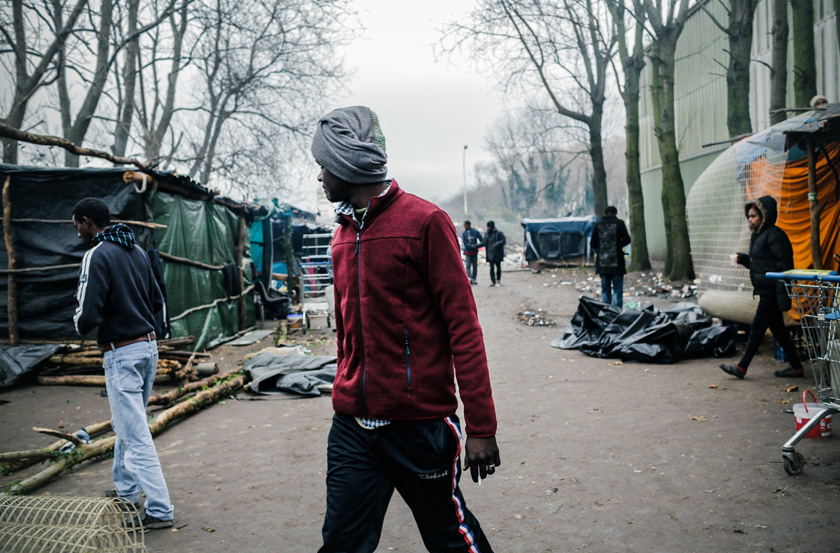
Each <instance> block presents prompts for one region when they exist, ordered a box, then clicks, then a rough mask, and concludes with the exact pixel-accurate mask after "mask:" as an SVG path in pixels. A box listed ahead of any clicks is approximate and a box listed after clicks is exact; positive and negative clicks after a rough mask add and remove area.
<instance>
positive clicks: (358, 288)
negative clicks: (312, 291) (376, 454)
mask: <svg viewBox="0 0 840 553" xmlns="http://www.w3.org/2000/svg"><path fill="white" fill-rule="evenodd" d="M361 249H362V230H361V229H359V232H357V233H356V292H357V293H358V295H359V336H360V337H361V341H362V402H363V403H364V405H365V415H367V416H369V415H370V410H369V409H368V403H367V392H366V383H367V382H366V381H367V355H366V354H365V329H364V325H363V321H362V255H361Z"/></svg>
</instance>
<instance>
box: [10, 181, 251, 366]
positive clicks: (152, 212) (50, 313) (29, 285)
mask: <svg viewBox="0 0 840 553" xmlns="http://www.w3.org/2000/svg"><path fill="white" fill-rule="evenodd" d="M0 182H2V183H3V230H4V237H5V241H4V244H3V245H2V246H0V266H5V267H7V268H6V269H3V270H2V271H0V273H2V276H0V332H3V333H4V334H6V335H8V336H9V338H10V341H11V343H12V344H16V343H17V342H18V341H19V340H44V339H47V340H77V339H78V338H79V337H78V336H77V335H76V332H75V329H74V327H73V312H74V310H75V308H76V302H75V297H74V295H75V291H76V284H77V281H78V271H79V263H80V261H81V259H82V256H83V255H84V252H85V250H86V248H85V246H84V244H82V242H81V241H80V240H79V238H78V236H77V234H76V231H75V229H74V228H73V225H72V220H71V211H72V208H73V206H74V205H75V204H76V202H78V201H79V200H81V199H82V198H86V197H96V198H99V199H101V200H103V201H104V202H105V203H106V204H108V206H109V208H110V209H111V214H112V222H124V223H126V224H128V226H129V227H131V228H132V230H134V232H135V234H136V235H137V241H138V244H139V245H140V246H142V247H143V248H144V249H145V250H146V251H147V252H150V259H151V260H152V262H153V267H154V266H155V264H156V263H155V261H156V260H158V259H159V267H160V270H161V273H162V276H163V280H164V282H165V286H166V296H167V315H168V319H169V324H170V337H173V338H175V337H184V336H189V335H192V336H194V338H195V341H194V343H193V345H192V347H193V348H194V349H196V350H201V349H206V348H210V347H213V346H214V345H217V344H219V343H221V342H222V341H224V340H226V339H227V338H229V337H231V336H233V335H235V334H236V333H237V332H239V331H240V330H243V329H245V328H246V327H247V326H250V325H251V324H253V321H254V307H253V306H254V302H253V296H252V294H251V293H250V292H251V290H252V287H251V286H250V284H251V282H250V281H251V271H250V267H248V266H249V265H250V259H249V250H250V246H249V241H248V239H247V236H248V235H247V234H246V229H247V228H248V226H249V222H250V221H251V220H253V217H254V215H255V210H254V209H253V208H251V207H249V206H246V205H244V204H240V203H237V202H234V201H232V200H229V199H226V198H221V197H218V196H216V194H215V193H213V192H210V191H208V190H207V189H205V188H203V187H202V186H200V185H198V184H197V183H195V182H193V181H192V180H190V179H189V178H187V177H181V176H177V175H175V174H173V173H164V172H151V173H150V174H141V173H137V172H134V171H126V170H125V169H124V168H122V169H119V168H115V169H64V168H62V169H42V168H34V167H20V166H14V165H0ZM245 267H248V270H244V271H243V270H242V269H243V268H245ZM93 337H94V336H93V334H91V336H88V337H86V338H93Z"/></svg>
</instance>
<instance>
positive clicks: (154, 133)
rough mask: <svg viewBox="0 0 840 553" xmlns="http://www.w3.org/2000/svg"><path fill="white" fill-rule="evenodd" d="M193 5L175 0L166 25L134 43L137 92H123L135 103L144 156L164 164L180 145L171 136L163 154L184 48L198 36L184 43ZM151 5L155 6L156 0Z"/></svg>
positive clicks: (190, 1)
mask: <svg viewBox="0 0 840 553" xmlns="http://www.w3.org/2000/svg"><path fill="white" fill-rule="evenodd" d="M193 7H194V6H193V0H178V4H177V8H176V9H175V10H174V11H173V12H172V13H170V15H169V19H168V25H165V26H164V25H162V26H160V27H157V28H155V30H154V32H153V33H150V34H149V35H148V38H147V39H144V40H142V41H141V43H140V44H138V55H137V60H136V62H137V64H138V66H137V67H136V73H137V75H138V76H139V81H140V82H139V89H140V94H139V97H138V98H136V99H135V98H129V97H128V94H127V93H126V101H127V102H131V103H133V104H134V105H135V109H136V113H137V118H138V124H139V125H140V128H141V130H142V147H143V151H144V152H145V156H146V159H148V160H149V161H150V162H152V163H161V164H163V165H164V166H166V165H167V164H168V163H170V162H171V160H172V158H173V156H174V155H175V152H176V151H177V150H178V149H179V147H180V141H179V140H178V139H177V138H173V139H172V140H171V142H170V144H169V148H170V150H169V152H168V153H167V154H166V155H164V154H163V146H164V141H165V138H166V136H167V135H173V133H174V131H173V129H172V121H173V118H174V117H175V113H176V111H177V109H178V104H177V103H176V98H177V96H178V95H177V91H178V84H179V82H180V77H181V74H182V72H183V70H184V68H185V67H186V66H187V65H188V63H189V61H190V60H189V56H188V55H187V56H185V55H184V51H185V49H192V48H193V47H194V46H195V41H197V39H198V38H197V37H196V38H195V39H194V40H193V41H191V42H190V43H189V44H188V43H187V40H188V30H189V29H190V23H191V21H192V19H193V18H194V17H195V14H194V9H193ZM153 8H155V9H157V8H158V7H157V5H156V1H155V2H154V3H153ZM128 62H129V60H127V61H126V64H128ZM125 109H128V106H126V107H125Z"/></svg>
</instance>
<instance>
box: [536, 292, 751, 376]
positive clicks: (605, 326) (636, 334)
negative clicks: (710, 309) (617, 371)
mask: <svg viewBox="0 0 840 553" xmlns="http://www.w3.org/2000/svg"><path fill="white" fill-rule="evenodd" d="M551 346H552V347H556V348H561V349H579V350H580V351H581V352H582V353H584V354H586V355H589V356H592V357H600V358H620V359H622V360H625V361H639V362H644V363H675V362H677V361H679V360H680V359H685V358H691V357H707V356H712V355H714V356H715V357H724V356H728V355H732V354H733V353H734V351H735V343H734V334H733V333H732V331H731V329H728V328H727V327H720V326H712V319H711V317H709V316H708V315H707V314H706V313H705V312H704V311H703V310H702V308H701V307H700V306H699V305H697V304H693V303H688V302H681V303H678V304H675V305H672V306H670V307H669V308H667V309H665V310H662V311H660V310H659V309H658V308H657V307H655V306H649V307H646V308H645V309H643V310H641V311H639V310H634V309H625V310H624V311H619V310H618V308H617V307H614V306H612V305H608V304H605V303H603V302H600V301H598V300H595V299H593V298H590V297H587V296H582V297H581V298H580V301H579V304H578V309H577V312H576V313H575V315H574V317H572V320H571V322H570V323H569V325H568V326H567V327H566V330H565V331H564V334H563V337H562V338H558V339H556V340H553V341H552V342H551Z"/></svg>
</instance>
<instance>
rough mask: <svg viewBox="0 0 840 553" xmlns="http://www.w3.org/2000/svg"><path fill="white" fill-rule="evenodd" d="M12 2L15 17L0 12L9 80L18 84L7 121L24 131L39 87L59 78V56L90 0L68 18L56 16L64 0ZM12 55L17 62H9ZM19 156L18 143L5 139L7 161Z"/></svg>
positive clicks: (76, 6)
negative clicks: (9, 17) (56, 65)
mask: <svg viewBox="0 0 840 553" xmlns="http://www.w3.org/2000/svg"><path fill="white" fill-rule="evenodd" d="M11 4H12V13H11V20H9V19H8V14H7V13H6V12H5V11H2V12H0V13H2V15H0V34H2V36H3V39H4V42H5V44H6V45H7V46H6V47H3V48H2V49H0V55H2V56H3V58H4V59H3V70H4V72H5V73H7V74H8V75H9V77H10V78H9V79H8V80H7V81H6V82H9V83H14V93H13V97H12V101H11V105H10V106H8V107H7V108H6V109H7V111H6V113H7V115H6V117H4V118H3V123H5V124H6V125H9V126H10V127H14V128H16V129H21V130H23V129H22V127H23V123H24V119H25V117H26V113H27V107H28V105H29V102H30V100H31V99H32V97H33V96H34V95H35V93H36V92H37V91H38V90H39V89H41V88H42V87H44V86H47V85H49V84H50V83H52V82H53V81H54V80H55V78H56V73H55V70H54V69H55V64H54V61H55V58H56V56H57V55H58V54H59V52H60V50H61V48H62V47H63V44H64V42H65V40H67V37H68V36H69V35H70V33H71V32H72V31H73V29H74V27H75V26H76V23H77V22H78V20H79V17H80V16H81V15H82V12H83V11H84V9H85V7H86V5H87V0H78V1H77V2H76V3H75V4H74V5H73V7H72V9H71V10H70V13H69V15H68V16H67V18H66V19H63V18H58V19H56V18H55V17H54V13H55V12H62V11H64V9H65V5H64V3H62V2H61V1H60V0H53V1H52V2H51V3H47V2H32V3H29V2H24V1H23V0H12V3H11ZM56 24H58V25H60V26H56ZM9 56H11V57H12V58H13V61H11V62H9V60H8V57H9ZM4 107H5V106H4ZM17 159H18V149H17V142H15V141H13V140H8V139H4V140H3V161H4V162H6V163H17Z"/></svg>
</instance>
